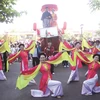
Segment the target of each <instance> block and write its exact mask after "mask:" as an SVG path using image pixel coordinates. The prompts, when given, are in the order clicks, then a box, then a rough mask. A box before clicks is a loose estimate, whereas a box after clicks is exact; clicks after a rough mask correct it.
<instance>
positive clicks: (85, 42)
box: [82, 38, 93, 50]
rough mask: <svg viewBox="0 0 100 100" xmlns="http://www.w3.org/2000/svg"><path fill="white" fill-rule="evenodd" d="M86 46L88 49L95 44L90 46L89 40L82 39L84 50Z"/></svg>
mask: <svg viewBox="0 0 100 100" xmlns="http://www.w3.org/2000/svg"><path fill="white" fill-rule="evenodd" d="M84 47H86V48H88V49H90V48H93V46H90V45H89V44H88V42H87V41H86V39H84V38H83V39H82V50H84Z"/></svg>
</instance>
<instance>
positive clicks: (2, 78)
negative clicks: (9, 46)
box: [0, 54, 7, 80]
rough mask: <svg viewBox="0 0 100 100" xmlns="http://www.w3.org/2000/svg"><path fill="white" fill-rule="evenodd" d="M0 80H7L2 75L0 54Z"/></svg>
mask: <svg viewBox="0 0 100 100" xmlns="http://www.w3.org/2000/svg"><path fill="white" fill-rule="evenodd" d="M0 80H7V78H6V76H5V75H4V73H3V70H2V59H1V54H0Z"/></svg>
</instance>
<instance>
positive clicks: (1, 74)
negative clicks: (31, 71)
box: [0, 70, 7, 80]
mask: <svg viewBox="0 0 100 100" xmlns="http://www.w3.org/2000/svg"><path fill="white" fill-rule="evenodd" d="M0 80H7V78H6V76H5V75H4V72H3V71H2V70H0Z"/></svg>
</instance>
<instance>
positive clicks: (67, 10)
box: [0, 0, 100, 31]
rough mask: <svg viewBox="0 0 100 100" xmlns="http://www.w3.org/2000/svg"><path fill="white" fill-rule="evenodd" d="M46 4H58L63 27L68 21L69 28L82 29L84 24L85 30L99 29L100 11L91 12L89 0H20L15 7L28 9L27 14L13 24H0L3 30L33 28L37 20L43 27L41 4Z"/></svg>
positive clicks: (39, 25) (58, 13) (60, 25)
mask: <svg viewBox="0 0 100 100" xmlns="http://www.w3.org/2000/svg"><path fill="white" fill-rule="evenodd" d="M44 4H57V5H58V9H59V10H58V11H57V12H56V13H57V15H58V25H59V27H60V28H61V27H62V26H63V22H64V21H66V22H67V28H68V29H73V30H76V31H78V30H80V24H84V30H96V29H98V23H99V22H100V12H99V11H96V12H91V10H90V8H89V5H87V4H88V0H18V2H17V5H16V6H15V8H16V9H17V10H18V11H23V10H25V11H27V15H23V16H21V17H20V18H15V20H14V23H13V24H7V25H6V24H0V27H1V28H2V31H9V30H12V29H15V30H25V31H26V30H32V27H33V23H34V22H36V23H37V25H38V28H41V27H42V22H41V20H40V19H41V15H42V13H41V11H40V10H41V6H42V5H44Z"/></svg>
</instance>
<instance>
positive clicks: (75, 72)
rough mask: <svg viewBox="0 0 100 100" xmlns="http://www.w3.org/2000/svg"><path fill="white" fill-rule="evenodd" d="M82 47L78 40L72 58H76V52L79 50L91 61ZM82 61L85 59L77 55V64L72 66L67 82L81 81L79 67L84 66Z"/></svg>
mask: <svg viewBox="0 0 100 100" xmlns="http://www.w3.org/2000/svg"><path fill="white" fill-rule="evenodd" d="M80 48H81V43H80V42H76V43H75V49H74V50H73V51H72V52H71V53H72V54H71V56H72V59H73V60H74V53H75V51H77V52H78V53H79V54H80V55H81V57H82V58H84V59H85V60H86V61H89V60H88V59H87V58H86V56H85V55H84V52H82V51H81V49H80ZM82 61H83V62H84V60H82V59H80V58H79V57H78V56H77V57H76V66H71V74H70V76H69V79H68V81H67V84H69V83H70V82H71V81H79V74H78V68H81V67H82V63H81V62H82Z"/></svg>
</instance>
